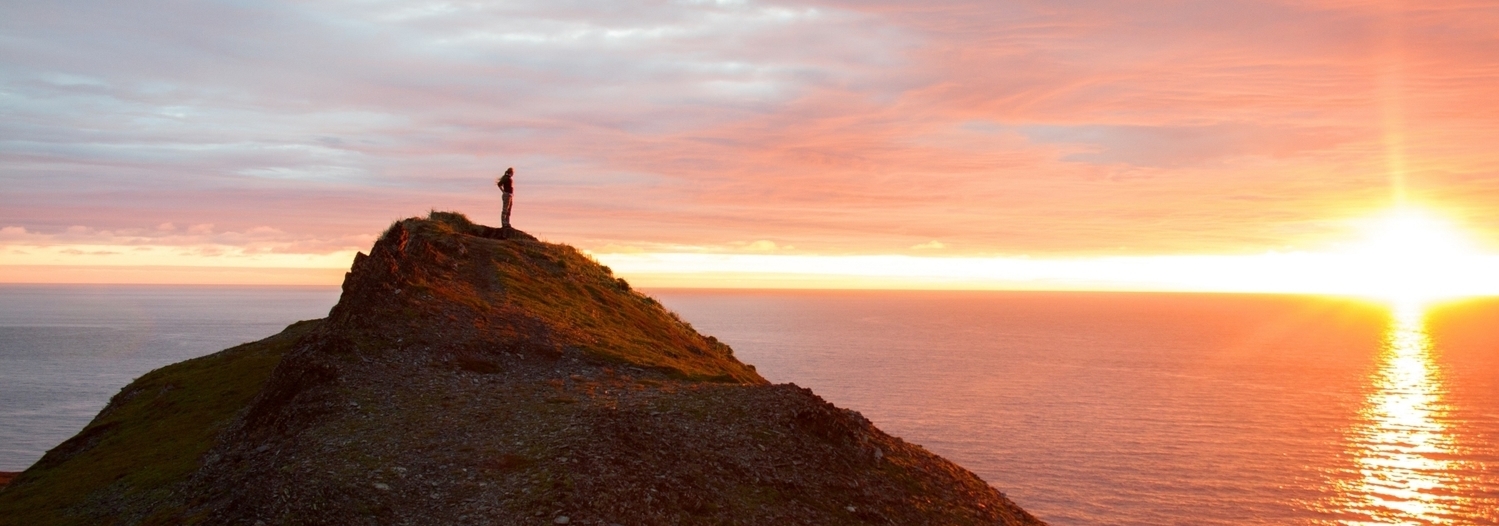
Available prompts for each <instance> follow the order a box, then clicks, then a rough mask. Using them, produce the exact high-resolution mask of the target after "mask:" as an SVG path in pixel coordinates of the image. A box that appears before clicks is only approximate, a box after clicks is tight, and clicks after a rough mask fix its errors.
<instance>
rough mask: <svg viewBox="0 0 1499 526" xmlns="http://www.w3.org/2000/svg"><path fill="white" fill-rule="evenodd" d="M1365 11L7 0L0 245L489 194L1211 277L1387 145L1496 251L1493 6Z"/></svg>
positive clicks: (1298, 237) (572, 237)
mask: <svg viewBox="0 0 1499 526" xmlns="http://www.w3.org/2000/svg"><path fill="white" fill-rule="evenodd" d="M1392 5H1393V4H1389V3H1387V2H1363V1H1354V0H1349V1H1324V2H1312V3H1283V2H1247V1H1229V2H1215V3H1187V4H1182V3H1175V2H1146V3H1131V4H1128V5H1123V4H1119V3H1117V2H1101V1H1079V2H1065V3H1056V2H1036V1H1005V2H991V1H962V0H955V1H946V2H910V1H876V2H843V1H804V2H750V1H742V2H741V1H718V2H706V1H703V2H692V1H683V2H667V1H629V2H582V1H580V2H507V3H485V2H474V3H453V2H436V1H418V2H394V1H391V2H382V1H376V2H352V1H349V2H338V1H333V2H292V1H253V2H237V3H211V2H200V3H186V4H184V3H178V2H164V1H159V2H152V1H147V2H135V3H130V4H128V5H127V4H119V3H111V2H24V1H23V2H14V3H12V4H10V5H8V7H7V16H6V17H4V20H3V21H0V35H3V37H0V112H3V115H4V116H5V118H4V119H0V177H3V179H4V183H5V185H6V191H5V192H4V193H0V227H14V228H22V229H25V232H27V233H30V234H37V233H40V234H44V235H46V236H50V237H49V238H48V239H49V241H48V242H47V243H59V242H60V241H57V240H63V239H68V236H69V235H70V234H68V233H67V229H68V228H69V227H71V226H74V225H89V226H90V228H92V229H95V230H96V231H99V232H106V231H107V232H111V233H120V232H132V233H131V234H127V235H125V236H124V237H126V238H131V237H130V236H137V235H138V236H145V237H150V236H156V237H160V238H163V240H162V241H161V242H162V243H164V245H163V246H166V245H170V246H200V245H201V246H208V245H213V246H224V247H240V248H242V249H244V250H250V251H256V250H270V249H266V248H264V247H267V246H274V247H279V248H275V249H274V250H284V251H305V253H307V254H327V253H332V252H338V251H343V250H348V249H355V248H363V245H364V244H366V243H367V238H368V236H369V235H371V234H372V233H374V232H377V231H379V230H380V229H381V228H383V227H384V226H385V225H386V224H388V222H389V221H391V220H393V219H396V218H399V217H401V216H408V215H416V214H421V213H424V212H425V211H426V210H428V209H431V208H438V209H457V210H462V211H466V212H468V213H470V214H471V215H472V216H473V217H475V218H476V219H478V220H481V221H485V222H491V223H493V222H496V221H497V219H498V218H497V217H495V216H497V215H498V210H497V208H498V206H497V201H498V199H497V195H495V192H494V191H493V190H492V189H491V188H490V186H492V185H491V184H490V179H492V177H493V176H494V175H495V174H496V173H498V172H499V171H501V170H503V169H504V167H506V166H515V167H517V170H518V177H517V183H518V186H519V195H518V197H519V201H518V203H517V209H516V214H517V224H518V225H519V226H521V227H522V228H526V229H528V230H530V231H533V232H535V233H538V234H541V235H542V236H543V237H547V238H551V239H556V240H562V241H567V242H571V243H575V244H579V245H581V246H583V247H585V248H592V249H603V248H604V247H637V248H638V247H678V248H679V249H680V250H683V251H702V250H719V249H722V250H725V251H735V250H741V249H742V247H751V246H754V244H755V243H757V242H760V241H765V242H767V243H772V242H773V243H774V246H775V247H777V252H781V253H799V254H827V255H856V254H900V253H907V254H909V253H913V251H922V250H929V249H930V248H932V247H933V245H930V244H929V243H931V242H932V241H933V240H941V243H942V246H943V247H944V248H943V253H944V254H948V253H951V254H954V255H969V256H986V257H987V256H996V255H1021V254H1032V255H1058V256H1068V257H1071V256H1102V255H1119V254H1244V253H1261V252H1264V251H1266V250H1286V249H1316V248H1318V247H1320V246H1324V245H1326V244H1328V243H1331V242H1333V241H1336V240H1337V239H1339V238H1340V236H1343V237H1346V236H1348V235H1350V233H1351V232H1352V231H1351V230H1350V229H1349V228H1348V227H1347V226H1346V224H1345V222H1344V221H1343V220H1345V219H1347V218H1350V217H1358V216H1365V215H1369V214H1371V213H1373V212H1374V211H1376V210H1379V209H1382V208H1384V207H1386V206H1388V205H1389V203H1390V195H1391V190H1390V174H1389V172H1390V165H1389V164H1388V163H1387V158H1388V157H1387V155H1386V154H1387V153H1388V152H1389V151H1390V150H1391V148H1392V147H1394V146H1398V148H1399V149H1400V151H1402V152H1403V154H1404V158H1405V159H1406V162H1405V166H1406V170H1407V173H1406V174H1405V179H1406V180H1407V181H1408V185H1409V188H1410V193H1411V195H1412V198H1413V199H1415V200H1417V201H1420V202H1423V203H1426V204H1428V205H1430V206H1433V207H1435V208H1438V209H1440V210H1443V211H1445V212H1446V213H1448V214H1449V215H1451V216H1452V217H1453V218H1454V219H1456V220H1458V221H1459V222H1461V223H1464V224H1467V225H1469V226H1470V228H1473V229H1474V230H1475V233H1476V235H1477V236H1479V237H1480V240H1481V241H1483V242H1484V243H1487V244H1489V245H1490V246H1494V245H1499V243H1496V240H1499V232H1495V231H1494V230H1492V229H1488V228H1481V227H1482V226H1483V225H1489V224H1495V223H1496V222H1499V207H1496V206H1495V205H1496V204H1499V168H1496V167H1499V153H1496V152H1495V151H1494V150H1493V149H1492V148H1491V147H1489V143H1490V142H1491V139H1492V137H1493V136H1495V135H1496V132H1499V102H1496V99H1495V98H1494V97H1492V90H1490V89H1488V86H1493V85H1499V56H1495V55H1494V54H1492V53H1486V52H1483V50H1488V49H1495V48H1499V42H1496V40H1499V31H1496V28H1499V5H1496V4H1495V3H1494V2H1457V3H1444V4H1442V5H1440V6H1425V5H1409V6H1403V7H1402V6H1398V5H1397V6H1394V7H1391V6H1392ZM1392 126H1398V127H1399V130H1398V131H1401V132H1402V133H1399V134H1396V135H1398V136H1399V137H1400V138H1401V140H1400V142H1399V144H1398V145H1392V142H1391V137H1392V134H1391V127H1392ZM163 223H171V224H173V225H178V227H177V228H178V230H177V234H174V235H177V236H181V235H183V234H182V232H181V229H183V228H186V226H183V225H196V224H209V223H211V224H213V225H216V226H215V228H216V231H217V232H224V233H230V232H232V233H237V234H236V235H238V236H240V237H233V236H228V234H220V235H218V237H217V238H215V239H207V238H204V239H186V238H183V239H177V238H171V236H167V235H166V234H161V233H159V232H158V233H156V234H149V235H148V234H146V233H145V231H147V230H152V229H155V228H156V226H157V225H160V224H163ZM257 228H266V229H270V230H271V231H274V232H276V234H274V235H271V234H264V235H262V237H266V236H269V237H272V238H275V239H276V241H274V242H269V241H264V240H262V238H261V237H256V236H257V235H260V234H252V232H253V231H255V229H257ZM136 231H140V233H138V234H137V233H133V232H136ZM105 237H108V236H105ZM131 239H134V238H131ZM79 243H83V241H79ZM121 243H125V244H128V243H126V242H125V241H121V240H120V239H114V240H107V242H106V243H104V244H105V245H109V246H115V245H119V244H121ZM18 246H19V245H18ZM27 246H31V245H27ZM36 246H54V245H52V244H46V245H36ZM59 246H60V245H59ZM762 246H764V245H762ZM918 247H921V248H918ZM79 250H82V249H79ZM101 250H103V249H101ZM7 257H8V256H7ZM0 264H18V263H16V262H15V261H13V260H10V259H5V260H0Z"/></svg>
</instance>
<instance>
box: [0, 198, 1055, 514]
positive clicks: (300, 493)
mask: <svg viewBox="0 0 1499 526" xmlns="http://www.w3.org/2000/svg"><path fill="white" fill-rule="evenodd" d="M194 523H196V524H245V525H255V524H267V525H269V524H501V525H510V524H598V525H611V524H621V525H650V524H663V525H664V524H746V525H758V524H900V525H906V524H931V525H965V524H986V525H995V524H1006V525H1010V524H1042V523H1041V522H1040V521H1038V520H1036V519H1035V518H1033V517H1031V516H1030V515H1029V514H1028V513H1026V512H1025V511H1024V510H1022V509H1020V508H1019V507H1017V506H1016V505H1015V504H1014V503H1013V502H1011V501H1010V500H1008V499H1007V498H1005V497H1004V496H1003V495H1002V494H1001V493H1000V492H998V491H996V490H995V489H994V488H992V487H990V486H989V485H988V484H986V483H985V482H984V481H982V480H980V479H979V478H978V477H977V476H975V475H974V474H973V473H970V472H968V471H967V470H965V469H963V468H961V467H959V466H957V465H955V464H953V463H951V462H948V461H946V460H944V459H942V458H940V457H938V456H936V455H933V454H931V453H929V452H927V451H926V450H924V449H922V448H921V447H920V446H916V445H914V444H910V443H907V442H905V441H902V440H901V439H899V438H896V437H892V436H890V435H887V434H885V433H883V432H881V431H880V430H879V429H876V428H875V427H874V426H873V425H871V424H870V423H869V421H868V420H866V419H864V418H863V417H861V416H860V415H859V414H858V413H856V412H853V411H849V410H845V409H840V408H837V407H834V406H833V405H831V404H829V403H827V402H825V401H823V400H822V399H821V398H818V397H817V396H816V395H815V394H813V393H812V392H811V391H809V390H806V389H802V388H799V387H797V386H795V385H789V384H787V385H771V384H769V383H768V382H766V381H765V379H763V378H761V377H760V375H759V374H757V373H756V372H755V370H754V367H752V366H749V365H746V364H744V363H741V362H739V361H738V360H736V359H735V358H734V356H733V353H732V351H731V350H730V348H729V347H728V346H727V345H724V344H723V343H721V342H719V341H717V340H716V339H714V338H712V337H705V336H703V335H701V334H699V333H698V332H697V331H695V330H693V328H692V327H691V326H690V325H688V324H687V323H685V322H683V321H682V320H680V319H678V318H677V317H676V316H675V315H674V314H672V313H671V312H669V311H667V310H666V309H664V308H662V307H661V305H660V304H659V303H657V302H656V301H655V300H653V299H651V298H650V297H648V296H645V295H643V294H640V293H638V292H635V291H632V290H631V289H630V287H629V285H628V284H626V283H625V282H624V280H621V279H617V278H615V277H613V276H612V275H610V272H609V269H608V268H606V267H602V266H600V265H598V264H597V263H595V262H594V261H592V260H591V259H590V258H588V257H587V256H585V255H583V254H581V253H579V252H578V251H576V250H574V249H573V248H571V247H568V246H565V245H556V244H549V243H543V242H540V241H537V240H536V239H535V238H533V237H531V236H529V235H526V234H525V233H523V232H519V231H516V230H512V229H504V230H500V229H493V228H489V227H484V226H480V225H475V224H473V223H471V222H469V221H468V220H467V219H466V218H464V217H463V216H461V215H458V214H451V213H437V212H434V213H433V214H432V215H430V216H429V217H428V218H426V219H418V218H412V219H407V220H403V221H400V222H397V223H395V224H394V225H392V226H391V227H390V229H389V230H387V231H386V232H385V234H384V235H383V236H382V237H381V238H380V240H379V241H378V242H376V243H375V246H374V247H373V248H372V249H371V251H370V254H369V255H368V256H365V255H363V254H361V255H360V256H358V257H356V259H355V261H354V265H353V268H352V269H351V270H350V271H349V273H348V275H347V276H346V277H345V280H344V285H343V296H342V297H341V298H340V300H339V302H338V305H337V306H335V307H334V308H333V310H332V311H331V312H330V313H329V315H328V317H327V318H326V319H322V320H314V321H304V322H298V323H296V324H293V325H291V326H290V327H287V329H286V330H285V331H283V332H282V333H280V334H277V335H275V336H271V337H270V338H267V339H265V340H262V341H259V342H254V343H249V344H245V345H241V346H238V347H234V348H231V349H228V350H225V351H222V352H219V353H217V354H213V355H209V356H205V357H203V358H198V359H194V360H189V361H186V362H182V363H178V364H175V365H171V366H168V367H164V368H162V369H159V370H156V371H153V372H151V373H149V374H147V375H145V376H142V377H141V378H140V379H138V380H136V381H135V382H132V383H131V384H130V385H129V386H126V387H125V389H123V390H122V391H121V392H120V393H119V394H118V395H116V396H115V397H114V399H113V400H111V401H110V403H109V405H108V406H107V407H106V408H105V409H104V410H103V411H101V412H100V413H99V415H98V417H96V418H95V419H94V421H93V422H92V423H90V424H89V425H88V426H87V427H86V428H84V430H83V431H82V432H80V433H79V434H78V435H77V436H75V437H73V438H72V439H69V440H68V441H66V442H64V443H63V444H61V445H59V446H57V447H56V448H54V449H53V450H52V451H49V452H48V453H47V455H46V456H45V457H43V458H42V460H41V461H39V462H38V463H37V464H36V465H34V466H32V467H31V468H30V469H28V470H27V471H25V472H23V473H22V474H20V475H19V476H18V477H17V478H16V479H15V480H14V481H13V482H12V483H11V484H10V485H8V486H5V487H4V489H0V524H28V525H34V524H194Z"/></svg>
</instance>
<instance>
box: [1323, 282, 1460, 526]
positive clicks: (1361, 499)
mask: <svg viewBox="0 0 1499 526" xmlns="http://www.w3.org/2000/svg"><path fill="white" fill-rule="evenodd" d="M1431 347H1432V346H1431V338H1430V337H1429V336H1428V335H1427V333H1426V327H1425V312H1424V309H1423V307H1422V306H1421V305H1419V304H1404V305H1396V306H1394V307H1392V315H1391V323H1390V327H1389V329H1388V331H1387V332H1386V335H1385V347H1384V350H1383V353H1382V356H1381V359H1380V367H1379V370H1378V371H1377V372H1376V373H1375V374H1374V375H1373V377H1372V378H1371V379H1370V380H1371V382H1372V384H1373V387H1374V390H1373V391H1372V392H1371V393H1370V394H1369V396H1368V397H1367V399H1366V401H1365V404H1364V409H1363V410H1362V411H1360V414H1359V423H1358V424H1357V425H1356V426H1355V428H1354V429H1353V431H1352V433H1351V436H1350V437H1349V443H1348V447H1349V448H1350V450H1351V451H1350V453H1351V454H1352V456H1353V457H1355V459H1356V463H1357V465H1356V469H1357V472H1358V474H1359V477H1358V478H1357V479H1355V480H1350V481H1348V482H1346V483H1344V484H1340V485H1339V486H1340V487H1339V488H1338V493H1339V499H1338V500H1340V501H1341V502H1340V503H1339V504H1340V505H1339V506H1337V507H1338V508H1341V510H1340V511H1341V512H1342V513H1340V514H1339V515H1342V516H1343V517H1345V518H1344V519H1343V520H1341V521H1340V523H1341V524H1350V525H1353V524H1357V525H1365V524H1450V523H1452V521H1451V520H1450V519H1449V518H1450V517H1452V513H1451V512H1452V511H1454V510H1456V509H1458V508H1461V507H1462V502H1461V497H1460V496H1459V495H1458V494H1457V492H1455V491H1454V490H1456V488H1455V487H1454V486H1455V485H1456V484H1457V483H1458V482H1459V481H1457V480H1456V479H1455V477H1456V475H1455V474H1454V472H1455V470H1456V468H1458V466H1455V465H1453V464H1454V463H1455V462H1454V461H1452V460H1449V459H1450V458H1452V456H1453V454H1454V453H1455V451H1454V450H1455V445H1454V444H1453V441H1452V438H1451V436H1450V434H1449V433H1448V430H1447V426H1446V424H1445V422H1446V415H1447V413H1448V412H1449V408H1448V407H1447V405H1446V404H1445V403H1444V402H1443V400H1442V398H1443V394H1444V393H1445V388H1444V386H1443V383H1442V373H1441V370H1440V369H1439V368H1437V367H1436V365H1435V364H1434V363H1433V360H1432V356H1431V354H1432V348H1431Z"/></svg>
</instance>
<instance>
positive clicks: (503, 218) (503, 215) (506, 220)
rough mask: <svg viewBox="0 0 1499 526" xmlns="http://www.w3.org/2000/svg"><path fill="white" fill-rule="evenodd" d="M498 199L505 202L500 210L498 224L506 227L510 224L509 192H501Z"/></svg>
mask: <svg viewBox="0 0 1499 526" xmlns="http://www.w3.org/2000/svg"><path fill="white" fill-rule="evenodd" d="M500 200H501V201H504V203H505V206H504V209H503V210H501V211H500V226H501V227H508V226H510V200H511V195H510V193H509V192H505V193H503V194H502V196H501V198H500Z"/></svg>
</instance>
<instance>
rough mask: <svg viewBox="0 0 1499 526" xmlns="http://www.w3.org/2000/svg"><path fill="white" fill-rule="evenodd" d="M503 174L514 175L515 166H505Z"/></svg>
mask: <svg viewBox="0 0 1499 526" xmlns="http://www.w3.org/2000/svg"><path fill="white" fill-rule="evenodd" d="M505 175H515V167H513V166H512V167H510V168H506V169H505Z"/></svg>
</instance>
